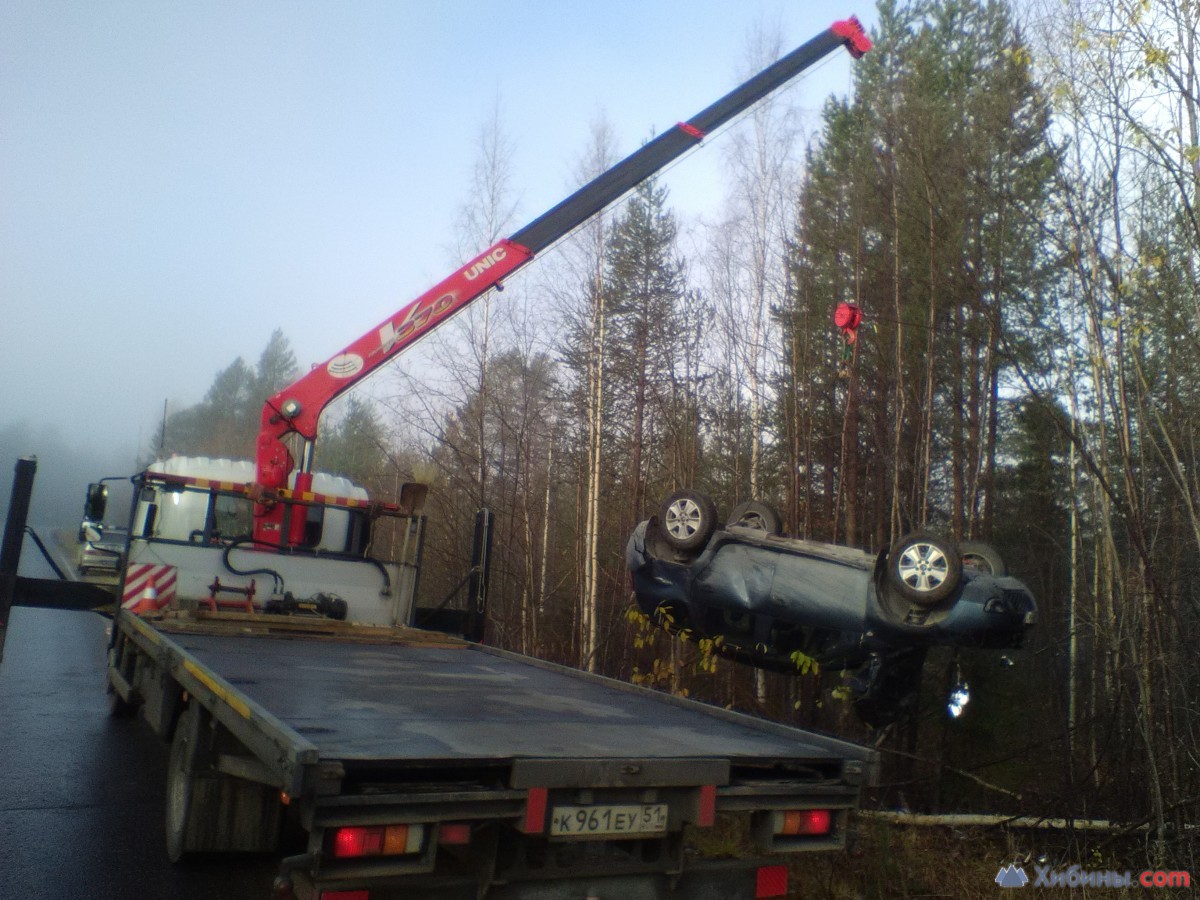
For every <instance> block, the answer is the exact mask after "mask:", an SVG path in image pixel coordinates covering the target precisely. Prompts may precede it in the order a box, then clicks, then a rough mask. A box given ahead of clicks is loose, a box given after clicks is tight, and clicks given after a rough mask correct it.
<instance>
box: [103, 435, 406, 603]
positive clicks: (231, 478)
mask: <svg viewBox="0 0 1200 900" xmlns="http://www.w3.org/2000/svg"><path fill="white" fill-rule="evenodd" d="M253 481H254V463H252V462H250V461H248V460H231V459H216V458H210V457H186V456H172V457H170V458H169V459H165V460H159V461H156V462H155V463H153V464H152V465H150V466H149V467H148V468H147V469H146V470H145V471H143V472H142V473H140V474H139V475H137V476H135V478H134V486H135V489H134V500H133V507H132V510H131V515H130V531H129V538H128V541H129V546H128V551H127V563H126V567H125V578H124V580H123V584H122V587H121V601H122V606H124V607H125V608H127V609H132V610H134V611H136V612H140V613H147V612H155V611H158V610H162V609H168V608H171V609H183V610H194V609H209V610H212V611H218V610H221V609H233V610H242V611H247V612H263V611H267V612H295V611H308V612H315V611H316V610H317V609H318V608H320V609H322V610H324V611H325V614H332V615H333V616H334V617H335V618H349V619H352V620H353V621H356V622H359V623H363V624H369V625H387V626H391V625H403V624H408V622H409V620H410V617H411V615H412V612H413V594H414V590H415V586H416V576H417V571H418V568H419V556H420V549H421V535H422V532H423V525H424V516H423V507H424V499H425V493H426V490H425V487H424V485H418V484H406V485H405V486H404V488H403V489H402V491H401V503H400V504H398V505H397V504H382V503H376V502H373V501H372V500H371V498H370V497H369V496H368V494H367V492H366V490H364V489H363V488H362V487H360V486H358V485H356V484H354V483H353V482H351V481H350V480H349V479H346V478H342V477H339V476H335V475H329V474H325V473H320V472H318V473H314V475H313V482H312V489H311V490H308V491H303V492H296V491H294V490H292V489H291V487H290V486H289V488H288V489H286V490H284V491H281V492H280V494H281V496H280V497H279V499H278V500H277V501H276V502H283V501H285V500H286V503H287V515H288V516H289V517H291V516H303V517H304V524H303V529H302V534H303V538H302V540H301V541H300V542H299V543H298V544H297V545H296V546H292V547H288V548H286V549H281V548H279V547H276V546H271V545H265V544H263V543H262V542H260V541H258V540H256V539H255V537H254V536H253V524H254V519H253V513H254V505H255V503H256V502H259V503H261V502H262V498H261V497H256V494H255V491H254V489H253V487H252V482H253Z"/></svg>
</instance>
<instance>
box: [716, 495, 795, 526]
mask: <svg viewBox="0 0 1200 900" xmlns="http://www.w3.org/2000/svg"><path fill="white" fill-rule="evenodd" d="M730 526H738V527H741V528H753V529H754V530H755V531H765V532H766V533H767V534H780V533H781V532H782V531H783V519H782V517H781V516H780V515H779V512H778V511H777V510H776V509H775V507H773V506H771V505H770V504H769V503H763V502H762V501H761V500H747V501H746V502H745V503H742V504H740V505H738V506H735V507H734V508H733V512H731V513H730V514H729V519H728V520H727V521H726V522H725V527H726V528H729V527H730Z"/></svg>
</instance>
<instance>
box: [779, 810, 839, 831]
mask: <svg viewBox="0 0 1200 900" xmlns="http://www.w3.org/2000/svg"><path fill="white" fill-rule="evenodd" d="M832 830H833V813H832V812H830V811H829V810H827V809H789V810H786V811H781V812H776V813H775V834H776V835H777V836H779V837H812V836H815V835H822V834H829V832H830V831H832Z"/></svg>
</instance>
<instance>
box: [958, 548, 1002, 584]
mask: <svg viewBox="0 0 1200 900" xmlns="http://www.w3.org/2000/svg"><path fill="white" fill-rule="evenodd" d="M958 549H959V550H961V551H962V562H963V568H964V569H969V570H972V571H976V572H982V573H983V574H985V575H994V576H996V577H997V578H1000V577H1003V576H1004V575H1007V574H1008V569H1007V568H1006V567H1005V565H1004V560H1003V559H1001V558H1000V554H999V553H998V552H996V548H995V547H993V546H992V545H991V544H984V543H981V542H979V541H963V542H962V543H961V544H959V545H958Z"/></svg>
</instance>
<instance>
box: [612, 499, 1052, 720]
mask: <svg viewBox="0 0 1200 900" xmlns="http://www.w3.org/2000/svg"><path fill="white" fill-rule="evenodd" d="M780 531H781V520H780V517H779V515H778V513H776V512H775V510H774V509H772V508H771V507H770V506H769V505H768V504H765V503H762V502H759V501H751V502H749V503H744V504H742V505H741V506H739V507H737V508H736V509H735V510H734V511H733V512H732V513H731V514H730V516H729V517H728V519H727V520H726V522H725V525H724V527H721V528H718V519H717V511H716V507H715V506H714V504H713V502H712V500H710V499H709V498H708V497H706V496H704V495H703V494H700V493H698V492H695V491H679V492H677V493H675V494H673V495H671V496H670V497H668V498H667V500H666V501H664V502H663V504H662V506H661V508H660V510H659V512H658V515H656V516H652V517H651V518H650V519H648V520H647V521H644V522H642V523H640V524H639V525H638V526H637V528H636V529H635V530H634V532H633V534H632V536H631V537H630V539H629V544H628V546H627V548H626V563H627V565H628V567H629V570H630V572H631V573H632V577H633V588H634V593H635V594H636V596H637V602H638V605H639V607H640V608H641V610H642V611H643V612H644V613H646V614H647V615H649V616H650V617H651V618H652V619H653V620H654V621H655V622H656V623H657V624H658V625H660V626H662V627H663V628H666V629H667V630H669V631H671V632H674V633H676V634H680V635H681V636H683V637H686V638H690V639H700V638H709V639H719V640H716V647H717V649H718V651H719V652H720V653H722V654H724V655H726V656H729V657H731V658H733V659H736V660H738V661H740V662H744V663H748V664H750V665H753V666H757V667H760V668H764V669H771V670H775V671H785V672H786V671H793V672H794V671H797V669H798V662H799V661H802V660H803V659H804V658H807V659H811V660H815V661H816V662H817V663H819V664H820V665H821V666H822V667H824V668H827V669H834V670H846V671H851V672H853V673H855V677H854V678H853V679H852V680H851V686H852V688H853V689H854V690H855V693H856V701H855V703H856V708H857V709H858V711H859V713H860V715H861V716H862V717H863V718H864V719H865V720H866V721H867V722H869V723H871V724H876V725H882V724H886V723H887V722H889V721H894V720H895V719H896V718H897V717H898V716H899V715H901V714H902V713H903V712H904V711H905V710H906V709H908V708H910V707H911V706H912V704H913V702H914V701H915V698H916V693H917V689H918V687H919V684H920V674H921V668H922V665H923V663H924V658H925V653H926V650H927V649H928V648H929V647H931V646H934V645H952V646H957V647H988V648H1015V647H1018V646H1020V644H1021V641H1022V639H1023V638H1024V635H1025V632H1026V631H1027V630H1028V629H1029V627H1030V626H1031V625H1032V624H1033V623H1034V621H1035V619H1036V616H1037V605H1036V603H1035V602H1034V599H1033V596H1032V595H1031V594H1030V592H1029V590H1028V589H1027V588H1026V587H1025V585H1024V584H1022V583H1021V582H1020V581H1018V580H1017V579H1015V578H1010V577H1007V576H1006V574H1005V569H1004V564H1003V562H1002V561H1001V559H1000V557H999V555H998V554H997V553H996V551H995V550H994V549H993V548H991V547H989V546H988V545H986V544H980V543H965V542H964V543H963V544H961V545H959V544H956V543H955V542H953V541H950V540H947V539H945V538H942V537H939V536H937V535H933V534H930V533H926V532H915V533H912V534H909V535H906V536H904V537H902V538H901V539H900V540H898V541H897V542H896V543H895V544H894V545H892V546H891V547H890V548H887V549H885V550H884V551H882V552H880V553H878V554H872V553H867V552H865V551H862V550H857V549H854V548H850V547H844V546H840V545H836V544H826V543H821V542H818V541H808V540H798V539H795V538H788V537H784V536H783V535H781V534H780Z"/></svg>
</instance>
